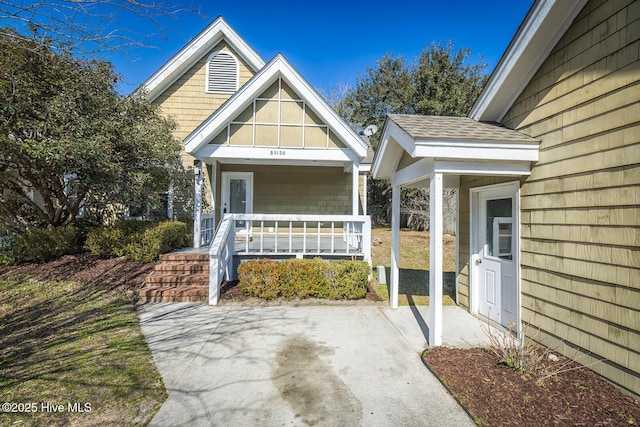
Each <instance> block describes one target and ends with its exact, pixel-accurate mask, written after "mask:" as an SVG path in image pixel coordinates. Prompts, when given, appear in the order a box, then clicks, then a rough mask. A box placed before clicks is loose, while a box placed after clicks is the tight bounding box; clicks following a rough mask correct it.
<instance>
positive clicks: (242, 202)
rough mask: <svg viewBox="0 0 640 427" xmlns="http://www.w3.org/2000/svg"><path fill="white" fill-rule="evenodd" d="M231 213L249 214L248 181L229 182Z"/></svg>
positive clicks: (234, 180) (233, 179)
mask: <svg viewBox="0 0 640 427" xmlns="http://www.w3.org/2000/svg"><path fill="white" fill-rule="evenodd" d="M229 205H230V206H229V212H231V213H247V181H246V180H245V179H235V178H232V179H230V180H229Z"/></svg>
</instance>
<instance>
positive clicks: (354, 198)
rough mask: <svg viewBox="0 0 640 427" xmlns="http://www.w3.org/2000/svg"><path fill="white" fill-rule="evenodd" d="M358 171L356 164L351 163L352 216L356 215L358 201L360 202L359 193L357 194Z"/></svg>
mask: <svg viewBox="0 0 640 427" xmlns="http://www.w3.org/2000/svg"><path fill="white" fill-rule="evenodd" d="M359 172H360V171H359V169H358V165H357V164H356V162H353V167H352V168H351V178H352V179H351V181H352V184H351V186H352V193H351V202H352V208H351V210H352V215H358V206H359V204H358V201H359V200H360V193H359V192H358V177H359Z"/></svg>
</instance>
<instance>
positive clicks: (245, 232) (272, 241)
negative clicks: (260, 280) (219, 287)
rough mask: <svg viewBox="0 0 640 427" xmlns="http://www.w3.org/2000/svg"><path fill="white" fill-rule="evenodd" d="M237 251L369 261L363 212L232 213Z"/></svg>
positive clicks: (367, 228) (368, 230)
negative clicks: (339, 257)
mask: <svg viewBox="0 0 640 427" xmlns="http://www.w3.org/2000/svg"><path fill="white" fill-rule="evenodd" d="M233 220H234V222H235V225H236V235H235V241H236V254H239V255H245V254H251V255H297V256H334V255H335V256H345V255H347V256H349V255H351V256H353V257H361V258H362V259H364V260H365V261H367V262H369V263H370V262H371V219H370V218H369V217H368V216H364V215H280V214H276V215H267V214H233Z"/></svg>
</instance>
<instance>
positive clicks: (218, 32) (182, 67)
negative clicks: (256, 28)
mask: <svg viewBox="0 0 640 427" xmlns="http://www.w3.org/2000/svg"><path fill="white" fill-rule="evenodd" d="M222 40H225V41H226V42H227V43H228V44H229V46H230V47H231V48H232V49H233V50H234V52H235V53H236V54H237V55H238V56H240V58H242V60H244V61H245V62H246V63H247V64H248V65H249V67H251V68H252V70H253V71H254V72H257V71H258V70H259V69H261V68H262V67H264V64H265V62H264V60H263V59H262V57H260V55H258V53H257V52H256V51H254V50H253V49H252V48H251V46H249V45H248V44H247V43H246V42H245V41H244V40H243V39H242V38H241V37H240V36H239V35H238V34H237V33H236V32H235V31H234V30H233V29H232V28H231V27H230V26H229V24H227V22H226V21H225V20H224V19H223V18H222V17H221V16H218V17H217V18H216V19H215V20H214V21H213V22H212V23H211V24H209V26H207V28H205V29H204V30H202V31H201V32H200V34H198V35H197V36H195V37H194V38H193V39H192V40H191V41H190V42H189V43H187V44H186V45H185V46H184V47H183V48H182V49H180V50H179V51H178V53H176V54H175V55H174V56H173V57H172V58H171V59H169V61H167V63H165V64H164V65H163V66H162V67H160V69H159V70H158V71H156V72H155V73H154V74H153V75H152V76H151V77H149V78H148V79H147V81H145V82H144V83H143V84H142V85H141V88H142V89H144V90H146V92H147V99H148V100H149V102H153V100H155V99H156V98H157V97H158V96H159V95H160V94H161V93H162V92H164V91H165V90H166V89H167V88H168V87H169V86H171V85H172V84H173V83H174V82H175V81H176V80H177V79H178V78H180V77H181V76H182V75H183V74H184V73H185V72H187V70H189V69H190V68H191V67H192V66H193V65H194V64H195V63H196V62H198V61H199V60H200V59H202V58H203V57H204V56H205V55H206V54H207V53H209V52H210V51H211V49H213V48H214V47H215V46H216V45H217V44H218V43H220V41H222Z"/></svg>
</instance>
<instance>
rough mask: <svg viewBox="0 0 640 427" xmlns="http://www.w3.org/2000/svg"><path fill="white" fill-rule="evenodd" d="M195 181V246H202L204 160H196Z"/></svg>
mask: <svg viewBox="0 0 640 427" xmlns="http://www.w3.org/2000/svg"><path fill="white" fill-rule="evenodd" d="M194 173H195V181H194V186H193V247H194V248H199V247H200V227H201V217H200V215H201V214H202V160H199V159H198V160H196V161H195V162H194Z"/></svg>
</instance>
